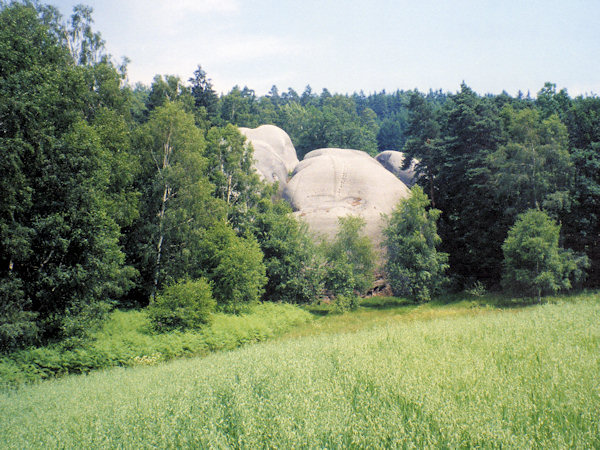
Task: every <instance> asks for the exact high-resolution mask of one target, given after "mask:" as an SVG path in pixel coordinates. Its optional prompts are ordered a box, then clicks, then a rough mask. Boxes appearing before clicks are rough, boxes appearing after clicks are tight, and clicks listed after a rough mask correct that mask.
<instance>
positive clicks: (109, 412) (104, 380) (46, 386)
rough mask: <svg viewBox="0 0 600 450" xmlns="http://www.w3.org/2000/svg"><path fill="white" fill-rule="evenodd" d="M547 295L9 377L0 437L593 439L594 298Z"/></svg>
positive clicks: (305, 444)
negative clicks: (530, 301)
mask: <svg viewBox="0 0 600 450" xmlns="http://www.w3.org/2000/svg"><path fill="white" fill-rule="evenodd" d="M557 302H558V303H557V304H548V305H543V306H536V307H533V308H526V309H523V310H520V311H515V310H510V311H505V312H502V311H495V312H493V313H487V314H478V315H467V316H462V317H439V318H434V319H431V318H428V320H414V318H413V319H412V320H409V321H400V322H399V321H398V319H397V316H395V317H394V320H393V321H388V322H387V323H386V324H385V325H384V326H377V327H372V326H371V327H368V328H365V329H362V330H360V331H359V332H356V333H348V332H343V333H334V334H325V335H321V336H308V337H305V338H300V339H282V340H279V341H276V342H271V343H266V344H265V345H252V346H247V347H245V348H242V349H239V350H236V351H233V352H225V353H221V354H215V355H211V356H209V357H207V358H196V359H186V360H179V361H173V362H171V363H169V364H161V365H158V366H155V367H146V366H145V363H144V362H142V361H143V360H142V359H141V358H140V365H143V366H142V367H136V368H133V369H116V370H110V371H102V372H98V373H94V374H91V375H89V376H86V377H66V378H64V379H61V380H55V381H53V382H51V383H42V384H39V385H34V386H25V387H23V388H21V389H19V390H16V391H10V392H3V393H2V394H0V410H2V411H3V414H2V415H1V416H0V446H3V447H16V448H28V447H36V448H48V447H61V448H62V447H64V448H72V447H85V448H93V447H98V446H105V447H125V448H146V447H149V446H154V447H159V448H175V447H188V448H211V447H218V448H230V447H247V448H263V447H270V448H271V447H272V448H296V447H302V448H352V447H357V448H380V447H382V446H384V445H385V444H388V445H387V446H389V447H394V446H395V445H396V446H406V447H415V448H429V447H433V448H465V447H468V448H472V447H480V448H499V447H502V448H531V447H536V448H538V447H539V448H564V447H575V448H597V447H598V446H599V445H600V436H599V435H598V433H597V427H598V423H600V398H599V397H598V396H597V395H595V393H596V389H597V386H598V370H597V368H598V365H599V364H600V347H599V342H600V304H599V303H598V300H597V295H595V296H592V295H590V296H588V298H587V299H581V300H578V301H564V302H563V301H557ZM268 306H277V305H268ZM285 306H287V307H290V308H292V307H291V306H290V305H285ZM429 306H430V305H427V307H425V308H422V309H429ZM410 308H414V306H412V307H410ZM273 313H275V311H273ZM274 315H275V316H276V314H274ZM353 316H354V314H347V315H345V316H344V318H345V317H348V318H351V317H353ZM232 319H241V318H238V317H232ZM342 319H343V318H342V317H340V316H337V317H336V321H339V320H342ZM241 323H242V321H241V320H240V325H241ZM178 335H180V336H183V334H178ZM173 336H175V334H173ZM152 354H153V353H145V354H144V355H147V356H150V355H152ZM148 360H149V361H151V358H146V361H148Z"/></svg>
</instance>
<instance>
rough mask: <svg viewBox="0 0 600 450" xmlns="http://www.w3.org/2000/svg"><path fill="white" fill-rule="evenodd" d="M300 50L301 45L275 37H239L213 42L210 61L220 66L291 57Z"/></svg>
mask: <svg viewBox="0 0 600 450" xmlns="http://www.w3.org/2000/svg"><path fill="white" fill-rule="evenodd" d="M302 49H303V45H301V44H297V43H294V42H291V41H288V40H286V39H284V38H281V37H277V36H263V35H239V36H236V37H235V38H233V39H232V38H229V39H227V40H219V41H217V42H215V45H214V47H213V58H212V59H213V61H214V62H215V63H220V64H223V63H239V62H246V61H256V60H259V59H264V58H272V57H274V56H284V57H285V56H293V55H295V54H298V53H299V52H301V51H302Z"/></svg>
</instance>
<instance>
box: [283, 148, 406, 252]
mask: <svg viewBox="0 0 600 450" xmlns="http://www.w3.org/2000/svg"><path fill="white" fill-rule="evenodd" d="M409 195H410V191H409V189H408V188H407V187H406V185H405V184H404V183H403V182H402V181H400V180H399V179H398V178H396V177H395V176H394V175H393V174H392V173H390V172H389V171H387V170H386V169H385V168H384V167H383V166H382V165H381V164H380V163H378V162H377V161H376V160H375V159H374V158H372V157H370V156H369V155H368V154H367V153H365V152H362V151H359V150H349V149H339V148H325V149H318V150H313V151H312V152H309V153H307V154H306V156H305V157H304V160H303V161H302V162H300V163H299V164H298V165H297V166H296V168H295V170H294V172H293V174H292V178H291V179H290V180H289V182H288V183H287V186H286V188H285V190H284V192H283V196H284V198H286V199H287V200H288V201H289V202H290V204H291V205H292V208H293V209H294V211H296V214H297V215H298V216H300V217H301V218H302V219H303V220H304V221H306V222H307V223H308V225H309V228H310V230H311V231H312V232H313V233H315V234H318V235H321V236H323V237H325V238H327V239H331V238H332V237H333V236H335V233H336V232H337V225H338V218H339V217H342V216H347V215H355V216H360V217H363V218H364V219H365V221H366V223H367V225H366V228H365V231H366V234H367V235H368V236H369V237H370V238H371V239H372V240H373V241H374V242H375V243H379V242H381V240H382V228H383V225H384V221H383V218H382V214H389V213H390V212H391V211H392V209H393V208H394V206H396V204H397V203H398V201H399V200H400V199H402V198H406V197H408V196H409Z"/></svg>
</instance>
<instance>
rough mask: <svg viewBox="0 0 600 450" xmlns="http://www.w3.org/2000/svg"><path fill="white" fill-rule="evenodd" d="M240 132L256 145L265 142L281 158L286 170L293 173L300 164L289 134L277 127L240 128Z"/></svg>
mask: <svg viewBox="0 0 600 450" xmlns="http://www.w3.org/2000/svg"><path fill="white" fill-rule="evenodd" d="M240 132H241V133H242V134H243V135H244V136H246V138H247V139H248V140H249V141H250V142H252V144H254V142H255V141H263V142H265V143H267V144H268V145H270V146H271V148H272V149H273V151H274V152H275V153H276V154H277V155H278V156H279V157H280V158H281V160H282V161H283V163H284V164H285V168H286V170H287V171H288V173H289V172H291V171H292V170H294V168H295V167H296V164H298V156H297V155H296V149H295V148H294V144H292V140H291V139H290V137H289V136H288V134H287V133H286V132H285V131H283V130H282V129H281V128H279V127H276V126H275V125H261V126H259V127H258V128H240Z"/></svg>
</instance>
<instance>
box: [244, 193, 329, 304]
mask: <svg viewBox="0 0 600 450" xmlns="http://www.w3.org/2000/svg"><path fill="white" fill-rule="evenodd" d="M291 212H292V210H291V208H290V207H289V205H288V204H287V203H286V202H284V201H282V200H280V201H276V202H275V203H273V202H271V200H268V199H263V200H262V201H261V202H260V203H259V205H258V213H257V215H256V219H255V220H254V221H253V223H252V228H251V231H252V233H253V234H254V236H256V239H257V241H258V244H259V245H260V248H261V250H262V252H263V254H264V263H265V267H266V276H267V284H266V285H265V293H264V295H263V299H264V300H267V301H276V302H288V303H309V302H312V301H314V300H315V299H316V298H318V297H319V295H320V293H321V291H322V278H323V273H322V272H323V270H322V266H323V261H322V256H321V254H320V252H319V251H318V248H317V246H316V245H315V244H314V242H313V239H312V237H311V236H310V235H309V232H308V227H307V225H306V224H304V223H301V222H299V221H298V219H296V217H295V216H293V215H292V214H291Z"/></svg>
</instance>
